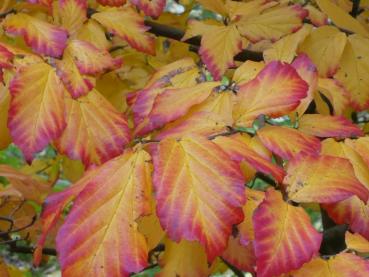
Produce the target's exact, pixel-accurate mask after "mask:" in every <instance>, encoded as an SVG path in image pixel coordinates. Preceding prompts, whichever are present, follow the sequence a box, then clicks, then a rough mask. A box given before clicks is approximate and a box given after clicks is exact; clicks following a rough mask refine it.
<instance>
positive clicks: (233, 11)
mask: <svg viewBox="0 0 369 277" xmlns="http://www.w3.org/2000/svg"><path fill="white" fill-rule="evenodd" d="M277 4H278V3H277V2H275V1H264V0H252V1H248V2H238V1H233V0H226V3H225V8H226V9H227V12H228V15H229V17H230V19H231V20H237V19H238V18H239V17H240V16H244V17H247V16H253V15H256V14H260V13H261V12H262V11H264V10H266V9H268V8H270V7H274V6H277Z"/></svg>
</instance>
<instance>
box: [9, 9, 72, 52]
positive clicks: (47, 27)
mask: <svg viewBox="0 0 369 277" xmlns="http://www.w3.org/2000/svg"><path fill="white" fill-rule="evenodd" d="M3 27H4V29H5V30H6V32H8V33H10V34H14V35H21V36H23V38H24V40H25V42H26V44H27V45H28V46H29V47H32V49H33V50H34V51H35V52H36V53H39V54H44V55H48V56H52V57H60V56H61V55H62V54H63V51H64V48H65V47H66V41H67V37H68V33H67V31H66V30H64V29H62V28H60V27H56V26H54V25H52V24H50V23H47V22H45V21H42V20H40V19H38V18H36V17H32V16H29V15H28V14H25V13H17V14H13V15H8V16H7V17H6V19H5V20H4V21H3Z"/></svg>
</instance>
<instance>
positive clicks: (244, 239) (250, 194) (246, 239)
mask: <svg viewBox="0 0 369 277" xmlns="http://www.w3.org/2000/svg"><path fill="white" fill-rule="evenodd" d="M245 194H246V199H247V200H246V204H245V205H244V206H243V213H244V215H245V219H244V221H243V222H242V223H240V224H239V225H238V226H237V227H238V230H239V232H240V243H241V244H242V245H244V246H247V245H250V244H251V245H252V243H251V242H252V241H253V240H254V239H255V233H254V225H253V223H252V217H253V214H254V211H255V210H256V208H257V207H258V206H259V205H260V203H261V202H262V201H263V199H264V198H265V192H263V191H258V190H254V189H250V188H246V191H245Z"/></svg>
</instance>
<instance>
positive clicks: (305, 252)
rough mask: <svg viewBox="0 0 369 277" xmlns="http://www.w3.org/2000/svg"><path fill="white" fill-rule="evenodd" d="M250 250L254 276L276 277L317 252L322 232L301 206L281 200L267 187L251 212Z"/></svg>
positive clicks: (307, 259)
mask: <svg viewBox="0 0 369 277" xmlns="http://www.w3.org/2000/svg"><path fill="white" fill-rule="evenodd" d="M253 223H254V228H255V230H258V231H257V232H255V240H254V249H255V256H256V272H257V275H258V276H261V277H263V276H277V275H280V274H282V273H287V272H289V271H290V270H293V269H297V268H299V267H301V266H302V265H303V264H304V263H306V262H308V261H310V259H311V258H312V257H313V256H315V255H316V254H318V251H319V247H320V243H321V241H322V235H321V234H319V233H318V232H317V231H316V230H315V229H314V228H313V226H312V225H311V223H310V219H309V216H308V215H307V213H306V212H305V211H304V210H303V209H302V208H301V207H294V206H291V205H289V204H287V203H286V202H284V201H283V199H282V195H281V193H280V192H278V191H275V190H274V189H269V190H268V191H267V192H266V194H265V199H264V200H263V202H262V203H261V204H260V206H259V207H258V208H257V210H256V211H255V212H254V216H253Z"/></svg>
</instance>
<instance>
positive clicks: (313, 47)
mask: <svg viewBox="0 0 369 277" xmlns="http://www.w3.org/2000/svg"><path fill="white" fill-rule="evenodd" d="M345 45H346V35H345V34H344V33H342V32H340V31H339V30H338V29H337V28H335V27H333V26H323V27H319V28H317V29H315V30H313V31H312V32H311V34H310V35H309V36H308V37H307V38H306V39H305V41H304V42H303V43H302V44H301V45H300V47H299V53H301V52H303V53H306V54H307V55H308V56H309V58H310V59H311V60H312V61H313V62H314V64H315V65H316V67H317V68H318V71H319V76H321V77H331V76H333V74H334V73H335V72H336V71H337V69H338V65H339V61H340V58H341V55H342V53H343V50H344V48H345Z"/></svg>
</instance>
